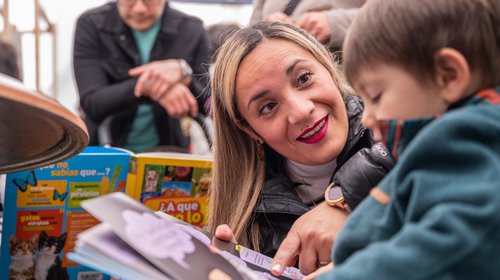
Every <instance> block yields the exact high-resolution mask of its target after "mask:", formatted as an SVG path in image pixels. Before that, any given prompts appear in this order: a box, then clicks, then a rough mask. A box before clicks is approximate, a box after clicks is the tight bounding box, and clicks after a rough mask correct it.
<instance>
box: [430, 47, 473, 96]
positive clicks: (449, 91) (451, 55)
mask: <svg viewBox="0 0 500 280" xmlns="http://www.w3.org/2000/svg"><path fill="white" fill-rule="evenodd" d="M434 65H435V67H436V83H437V85H438V87H439V89H440V92H441V95H442V97H443V99H444V100H445V101H446V102H448V103H450V104H452V103H455V102H457V101H459V100H460V99H462V98H463V96H464V94H466V93H467V92H466V91H467V88H468V86H469V82H470V80H471V76H470V69H469V64H468V63H467V60H466V59H465V57H464V56H463V55H462V54H461V53H460V52H459V51H457V50H455V49H452V48H442V49H440V50H439V51H438V52H437V53H436V54H435V55H434Z"/></svg>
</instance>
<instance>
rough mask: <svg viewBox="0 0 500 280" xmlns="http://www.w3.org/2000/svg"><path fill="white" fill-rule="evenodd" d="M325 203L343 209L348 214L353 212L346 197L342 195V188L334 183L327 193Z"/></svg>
mask: <svg viewBox="0 0 500 280" xmlns="http://www.w3.org/2000/svg"><path fill="white" fill-rule="evenodd" d="M325 202H326V204H328V205H330V206H332V207H335V208H339V209H342V210H344V211H346V212H347V213H350V212H351V208H350V207H349V205H347V203H346V201H345V198H344V195H343V194H342V189H340V186H338V185H337V184H335V182H332V183H331V184H330V185H329V186H328V188H326V191H325Z"/></svg>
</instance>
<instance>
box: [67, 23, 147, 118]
mask: <svg viewBox="0 0 500 280" xmlns="http://www.w3.org/2000/svg"><path fill="white" fill-rule="evenodd" d="M98 32H99V31H98V30H97V28H96V27H95V25H93V23H92V22H90V21H89V20H88V19H87V18H85V17H81V18H79V19H78V22H77V25H76V30H75V41H74V52H73V67H74V74H75V79H76V84H77V87H78V93H79V95H80V105H81V107H82V108H83V110H84V111H85V113H86V115H87V116H88V117H89V118H90V119H92V120H93V121H94V122H101V121H102V120H104V119H105V118H106V117H107V116H109V115H111V114H114V113H117V112H119V111H121V110H122V109H124V108H128V107H130V106H131V105H133V104H135V103H136V102H138V100H139V99H138V98H136V97H135V96H134V87H135V84H136V80H137V79H136V78H132V77H131V78H130V79H127V80H124V81H122V82H118V83H114V84H112V83H111V81H110V80H109V79H108V77H107V76H106V73H105V70H104V68H103V65H104V66H105V63H106V62H105V58H106V55H107V54H106V53H105V52H106V51H105V50H103V49H102V48H103V47H102V46H100V43H99V38H98V37H99V33H98ZM110 67H111V65H110Z"/></svg>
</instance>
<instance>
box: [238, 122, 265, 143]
mask: <svg viewBox="0 0 500 280" xmlns="http://www.w3.org/2000/svg"><path fill="white" fill-rule="evenodd" d="M234 124H235V125H236V126H237V127H238V128H239V129H241V130H242V131H243V132H245V133H246V134H247V135H248V136H250V137H251V138H252V139H253V140H255V141H257V142H258V143H259V144H262V143H264V140H262V138H261V137H260V136H259V135H258V134H257V133H256V132H255V130H253V128H252V127H250V126H249V125H247V124H243V123H242V122H241V121H234Z"/></svg>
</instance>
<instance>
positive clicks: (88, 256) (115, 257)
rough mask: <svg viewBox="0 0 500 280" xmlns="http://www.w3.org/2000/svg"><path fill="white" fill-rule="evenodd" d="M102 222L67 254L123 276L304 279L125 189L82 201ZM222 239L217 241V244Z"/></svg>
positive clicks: (294, 270) (295, 271) (198, 279)
mask: <svg viewBox="0 0 500 280" xmlns="http://www.w3.org/2000/svg"><path fill="white" fill-rule="evenodd" d="M82 207H83V208H84V209H85V210H87V211H88V212H89V213H91V214H92V215H94V216H95V217H96V218H97V219H98V220H100V221H101V222H102V223H101V224H99V225H98V226H95V227H93V228H91V229H89V230H87V231H85V232H82V233H80V234H79V235H78V241H77V244H76V246H75V250H74V252H71V253H69V254H68V257H69V258H70V259H71V260H73V261H76V262H80V263H81V264H82V265H86V266H89V267H93V268H94V269H97V270H100V271H103V272H104V273H106V274H109V275H112V276H113V277H118V278H120V279H134V280H136V279H175V280H177V279H186V280H202V279H210V280H214V279H217V280H229V279H232V280H244V279H249V280H253V279H302V277H303V275H302V274H301V273H300V271H299V270H298V269H297V268H293V267H288V268H286V269H285V272H284V274H283V275H282V276H280V277H275V276H272V275H271V274H270V273H269V269H270V264H271V261H272V259H271V258H269V257H267V256H265V255H262V254H260V253H257V252H255V251H252V250H250V249H248V248H245V247H243V246H240V245H238V244H235V243H232V242H222V241H218V240H216V239H214V238H213V236H212V235H211V234H210V233H208V232H207V231H204V230H202V229H200V228H198V227H196V226H193V225H191V224H189V223H186V222H184V221H181V220H179V219H177V218H175V217H173V216H171V215H167V214H165V213H164V212H161V211H157V212H154V211H153V210H151V209H150V208H148V207H146V206H144V205H143V204H141V203H139V202H137V201H136V200H134V199H132V198H131V197H129V196H127V195H126V194H123V193H118V192H117V193H111V194H107V195H104V196H101V197H98V198H93V199H89V200H86V201H84V202H82ZM217 243H219V244H217Z"/></svg>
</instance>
